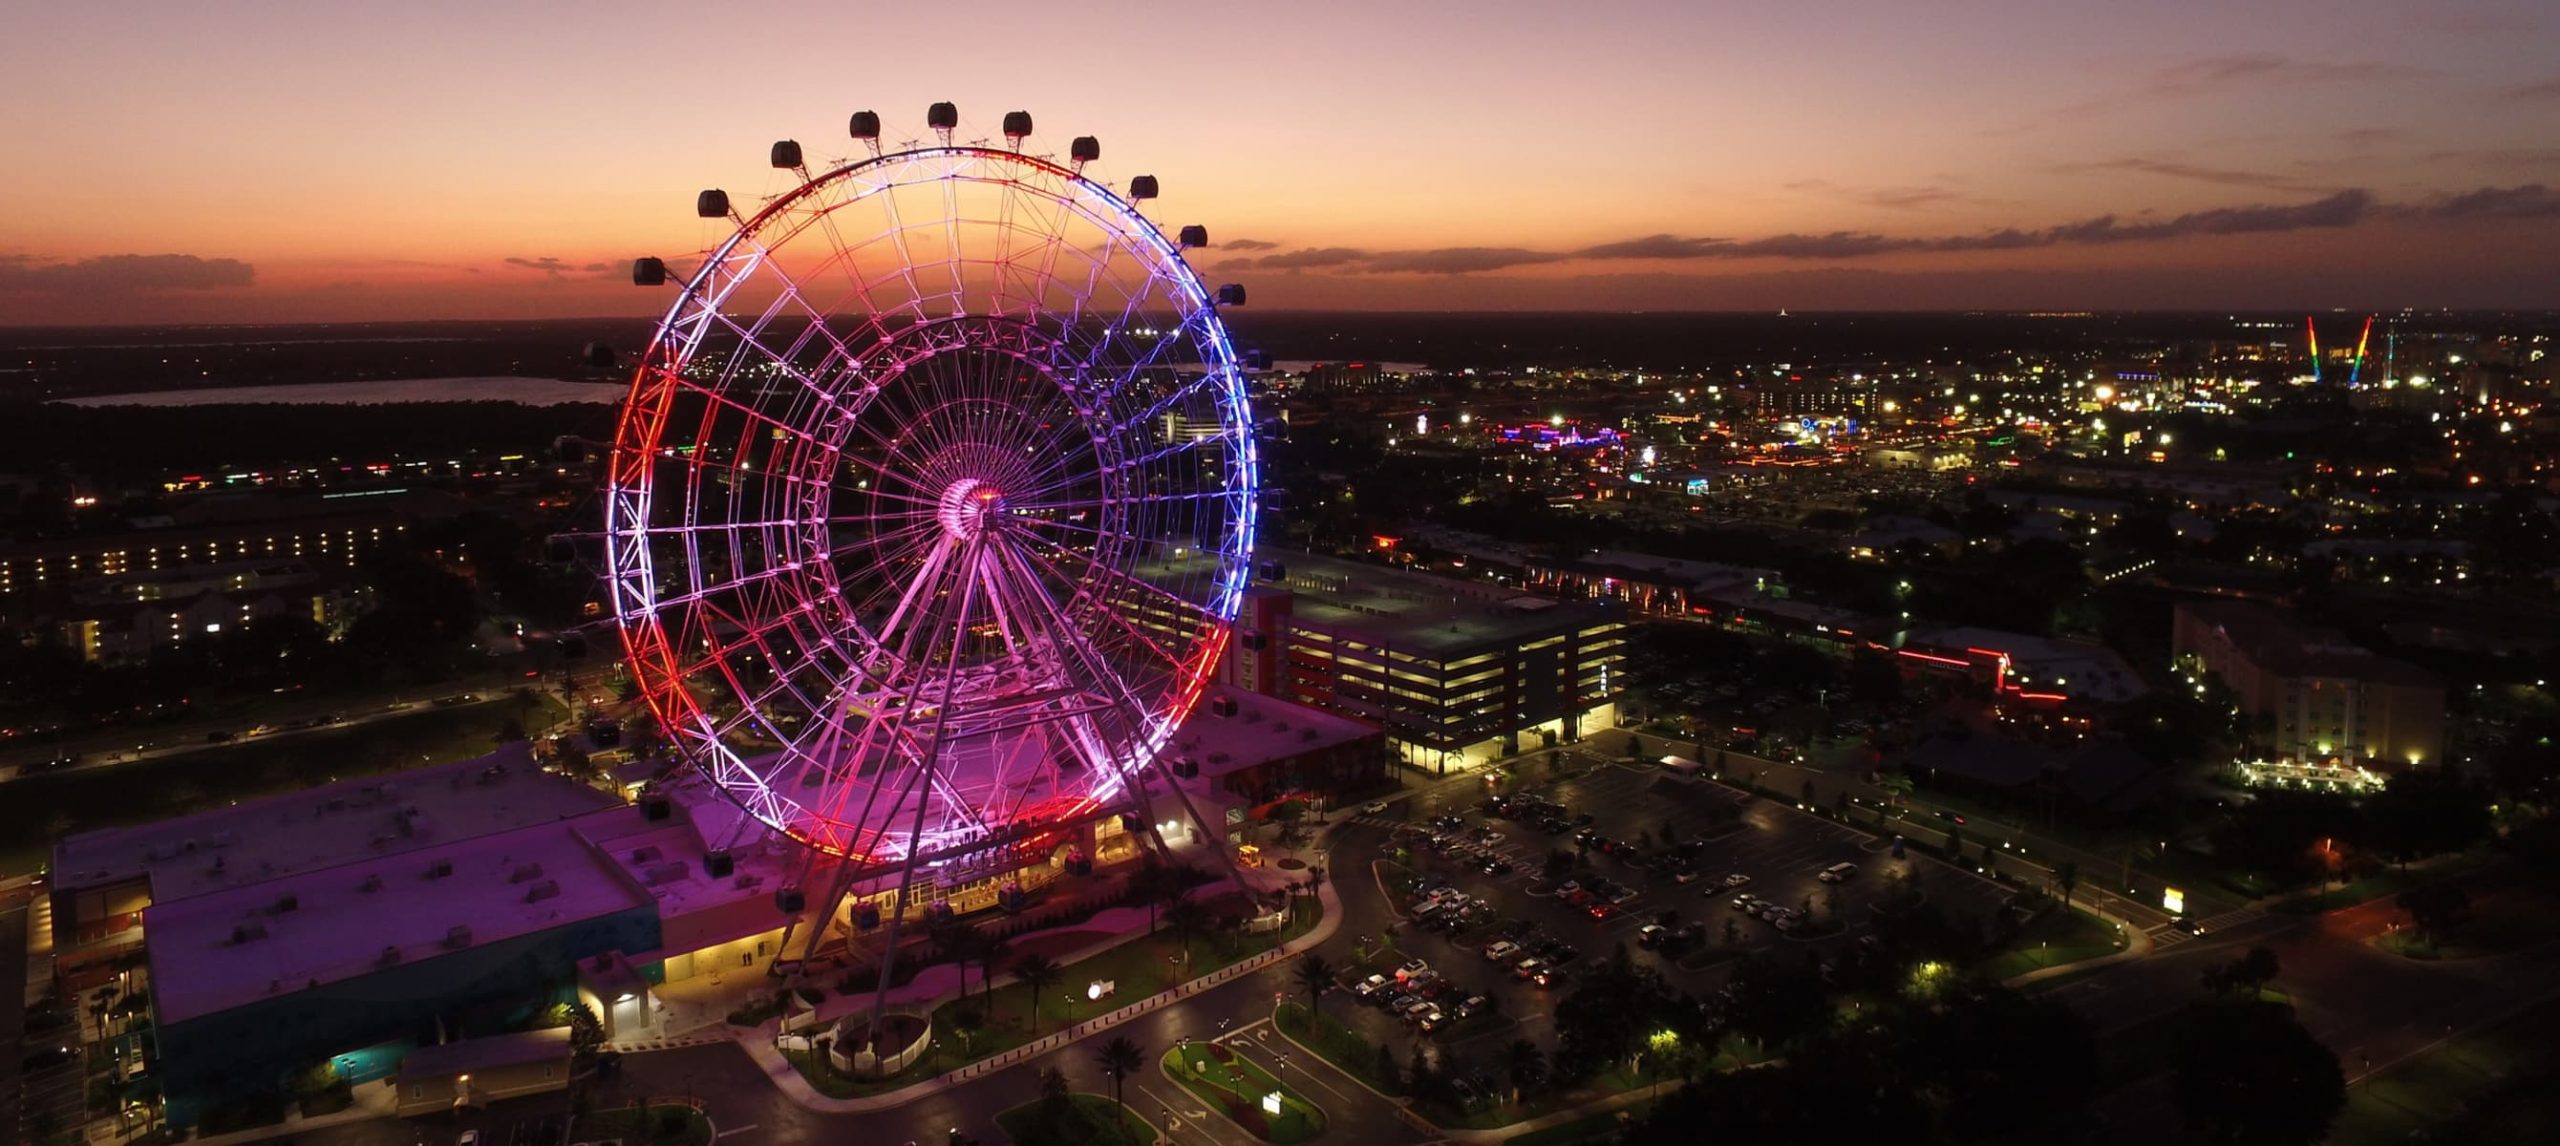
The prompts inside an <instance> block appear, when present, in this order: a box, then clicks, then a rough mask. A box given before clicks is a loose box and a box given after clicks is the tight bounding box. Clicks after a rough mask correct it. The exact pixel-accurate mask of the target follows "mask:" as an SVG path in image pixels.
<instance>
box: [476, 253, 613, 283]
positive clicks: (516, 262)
mask: <svg viewBox="0 0 2560 1146" xmlns="http://www.w3.org/2000/svg"><path fill="white" fill-rule="evenodd" d="M502 261H503V262H505V264H506V265H507V266H508V267H510V268H513V269H515V270H520V271H540V272H542V273H543V274H546V275H549V276H551V277H552V278H555V279H557V278H567V277H568V276H570V275H592V276H597V277H605V276H610V275H612V274H613V273H614V272H615V270H616V268H615V267H614V265H613V264H611V263H587V264H584V265H579V264H574V263H564V262H561V261H560V260H558V259H555V258H553V257H551V256H549V255H544V256H542V257H541V258H538V259H528V258H525V257H523V256H521V255H509V256H507V257H506V258H505V259H504V260H502Z"/></svg>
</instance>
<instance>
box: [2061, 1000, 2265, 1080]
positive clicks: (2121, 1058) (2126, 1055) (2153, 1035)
mask: <svg viewBox="0 0 2560 1146" xmlns="http://www.w3.org/2000/svg"><path fill="white" fill-rule="evenodd" d="M2246 1005H2249V1004H2248V1003H2246V1002H2243V1001H2241V1000H2238V999H2228V1000H2218V1001H2217V1000H2202V999H2200V1000H2197V1001H2196V1002H2193V1003H2189V1004H2187V1005H2186V1006H2184V1007H2181V1008H2179V1009H2177V1010H2174V1011H2168V1012H2165V1013H2162V1014H2157V1015H2153V1016H2151V1017H2150V1018H2147V1019H2144V1020H2142V1021H2141V1022H2138V1023H2135V1024H2133V1025H2131V1026H2128V1027H2125V1028H2123V1029H2121V1030H2118V1031H2116V1032H2115V1033H2113V1034H2105V1035H2100V1036H2099V1037H2098V1078H2099V1082H2100V1085H2102V1086H2106V1087H2110V1088H2113V1087H2119V1086H2124V1085H2127V1084H2130V1083H2135V1082H2140V1081H2142V1080H2143V1079H2146V1078H2149V1077H2151V1076H2152V1075H2155V1074H2158V1073H2160V1072H2162V1071H2165V1070H2169V1069H2171V1068H2172V1067H2174V1066H2176V1065H2177V1061H2178V1036H2179V1035H2180V1034H2181V1033H2183V1032H2184V1031H2185V1030H2186V1029H2187V1025H2188V1024H2189V1023H2192V1022H2194V1021H2195V1016H2196V1014H2197V1012H2199V1011H2201V1010H2203V1009H2204V1008H2206V1007H2232V1006H2246ZM2256 1005H2258V1006H2268V1007H2282V1008H2284V1009H2286V1010H2291V1009H2293V1004H2292V1001H2291V1000H2290V999H2288V998H2287V997H2286V996H2285V995H2284V994H2283V993H2282V992H2279V991H2273V990H2269V991H2262V992H2260V993H2259V996H2258V999H2257V1001H2256Z"/></svg>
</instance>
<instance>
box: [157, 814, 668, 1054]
mask: <svg viewBox="0 0 2560 1146" xmlns="http://www.w3.org/2000/svg"><path fill="white" fill-rule="evenodd" d="M493 802H494V801H493ZM598 815H599V816H602V817H615V818H620V817H629V818H631V819H634V820H636V819H638V818H639V816H640V812H639V810H638V809H636V808H616V809H613V810H611V811H608V812H603V813H598ZM439 871H441V872H444V873H445V874H436V873H437V872H439ZM648 902H649V900H648V897H647V896H646V895H644V894H642V893H641V891H640V889H639V888H638V887H637V886H634V885H633V884H631V883H630V882H629V881H627V880H626V879H625V878H624V877H623V875H622V874H621V872H620V871H619V870H617V868H616V867H615V865H614V864H612V863H611V862H609V861H608V860H606V859H604V858H603V857H602V856H601V855H600V854H599V853H598V852H597V850H596V848H595V847H594V846H593V845H591V844H590V843H588V842H587V840H586V839H585V838H584V837H583V836H581V834H580V832H579V825H578V824H577V823H575V822H571V821H559V822H553V823H542V824H535V825H532V826H529V827H520V828H516V829H514V830H512V831H503V832H498V833H495V834H487V835H480V836H477V837H474V838H470V839H464V840H458V841H454V842H449V843H444V844H440V845H433V846H428V847H421V848H413V849H408V850H405V851H402V852H399V853H397V854H389V855H368V856H365V857H363V858H362V859H359V860H357V861H356V862H352V863H343V864H338V865H335V866H331V867H325V868H317V869H304V870H300V871H297V872H295V873H293V874H290V875H283V876H278V877H271V878H268V879H265V880H262V881H259V882H256V883H252V884H249V885H246V886H234V887H227V888H224V889H222V890H219V891H214V892H211V893H208V894H201V895H196V896H193V897H190V898H184V899H178V900H174V901H163V902H158V903H154V904H153V905H152V906H151V907H149V908H147V909H145V910H144V912H143V917H142V919H143V928H144V930H145V932H146V933H147V934H148V935H149V936H150V944H149V949H150V952H151V984H152V999H153V1003H154V1005H155V1007H156V1008H157V1009H158V1011H159V1014H160V1018H161V1021H163V1022H169V1023H176V1022H184V1021H186V1020H188V1019H191V1018H196V1017H200V1016H203V1015H209V1014H213V1013H216V1012H219V1011H226V1010H229V1009H231V1008H234V1007H238V1006H242V1005H245V1004H248V1003H253V1002H256V1001H258V1000H260V999H264V998H268V997H271V996H275V995H282V994H287V993H290V992H293V991H296V990H301V989H304V988H307V987H310V986H314V985H319V984H327V983H336V982H341V981H344V980H348V979H354V978H358V977H360V976H363V975H368V974H371V973H373V972H375V971H378V970H383V969H385V968H388V967H393V966H397V965H399V964H401V963H409V962H416V961H419V960H424V959H431V958H434V957H436V956H438V955H442V954H447V953H449V952H452V951H456V950H463V949H467V948H471V947H478V946H486V945H488V944H492V943H498V942H503V941H505V940H509V939H514V938H517V937H519V936H524V935H530V934H533V933H535V932H539V931H545V930H549V929H551V928H555V927H561V926H566V925H568V924H571V923H575V922H578V921H581V920H588V919H594V918H597V917H599V916H604V915H610V914H612V913H615V912H618V911H623V910H627V909H629V908H633V907H638V906H641V905H643V904H646V903H648ZM288 903H290V905H291V906H290V907H287V906H286V905H287V904H288Z"/></svg>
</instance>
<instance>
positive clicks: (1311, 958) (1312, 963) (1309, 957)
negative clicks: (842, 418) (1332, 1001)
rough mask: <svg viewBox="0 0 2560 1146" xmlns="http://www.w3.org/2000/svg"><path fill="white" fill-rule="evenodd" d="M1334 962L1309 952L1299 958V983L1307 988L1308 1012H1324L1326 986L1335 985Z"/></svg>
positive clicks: (1316, 1013) (1313, 1013) (1312, 1013)
mask: <svg viewBox="0 0 2560 1146" xmlns="http://www.w3.org/2000/svg"><path fill="white" fill-rule="evenodd" d="M1333 978H1334V969H1333V964H1332V963H1331V962H1329V961H1327V960H1326V959H1325V957H1324V956H1322V955H1318V954H1316V953H1314V952H1312V951H1311V952H1308V953H1307V954H1306V956H1305V957H1303V958H1301V959H1299V960H1298V985H1299V986H1301V987H1304V988H1306V989H1307V1013H1308V1014H1309V1015H1320V1014H1323V1013H1324V992H1325V988H1328V987H1331V986H1333Z"/></svg>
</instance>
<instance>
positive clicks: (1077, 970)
mask: <svg viewBox="0 0 2560 1146" xmlns="http://www.w3.org/2000/svg"><path fill="white" fill-rule="evenodd" d="M1293 898H1294V900H1295V903H1294V908H1293V910H1292V912H1291V921H1290V922H1289V923H1288V924H1287V925H1286V926H1284V927H1282V928H1281V929H1280V930H1278V931H1276V932H1265V933H1262V934H1259V935H1253V934H1245V933H1242V932H1239V931H1236V930H1234V929H1232V928H1225V927H1219V926H1216V925H1215V924H1214V922H1213V921H1215V920H1217V919H1219V918H1220V917H1221V915H1222V914H1235V913H1241V912H1242V911H1244V910H1245V906H1244V902H1243V900H1242V898H1241V897H1239V896H1227V897H1224V898H1222V899H1218V900H1206V901H1200V902H1199V903H1198V904H1197V906H1198V908H1199V910H1198V911H1197V912H1194V911H1192V910H1189V909H1170V910H1167V911H1166V912H1164V913H1163V914H1164V918H1163V919H1161V920H1160V921H1159V924H1160V926H1159V928H1158V930H1157V931H1156V932H1155V933H1153V934H1148V935H1140V936H1138V937H1136V938H1133V939H1131V940H1129V941H1128V942H1126V943H1122V944H1120V945H1118V946H1115V947H1112V948H1110V949H1108V950H1105V951H1103V952H1101V953H1099V954H1096V955H1094V956H1092V957H1090V958H1087V959H1082V960H1079V961H1077V962H1074V963H1070V964H1065V965H1060V964H1057V963H1055V962H1053V961H1050V960H1048V959H1047V958H1046V957H1045V956H1040V957H1037V958H1034V957H1031V956H1025V957H1022V958H1020V959H1016V960H1013V961H1009V962H1001V961H1000V962H998V963H997V965H996V968H995V971H996V975H997V977H999V978H1002V977H1004V976H1006V975H1012V976H1015V977H1016V981H1014V982H1011V983H1007V984H1005V985H1004V986H1001V987H997V988H996V989H995V990H994V991H993V992H988V991H986V990H985V989H984V988H983V987H982V986H980V983H981V979H980V978H979V975H978V974H972V975H971V976H969V978H968V982H969V984H970V986H969V989H968V990H967V992H966V993H965V994H963V995H962V996H960V997H957V998H953V999H949V1000H947V1001H945V1002H943V1003H942V1004H941V1005H939V1006H938V1007H936V1008H935V1009H934V1012H933V1032H934V1033H933V1045H932V1047H931V1048H929V1049H928V1050H926V1051H925V1053H924V1054H923V1055H921V1056H919V1057H918V1058H917V1059H916V1062H915V1065H913V1066H910V1067H908V1068H907V1069H906V1070H904V1071H901V1072H899V1073H898V1074H896V1075H893V1076H891V1077H889V1078H885V1079H857V1078H852V1077H849V1076H847V1075H844V1074H842V1073H840V1072H838V1071H837V1070H836V1069H835V1068H834V1066H833V1064H832V1063H830V1062H828V1061H827V1056H826V1054H825V1053H824V1052H823V1051H785V1052H783V1057H784V1058H785V1059H788V1060H789V1061H790V1062H791V1064H792V1066H793V1067H795V1068H797V1069H798V1070H799V1071H800V1073H801V1075H802V1076H803V1077H805V1078H807V1079H808V1080H809V1083H810V1085H812V1086H814V1087H816V1088H817V1089H818V1091H819V1093H822V1094H825V1095H828V1096H830V1097H836V1098H852V1097H858V1096H861V1095H868V1094H879V1093H882V1092H885V1091H890V1090H896V1089H898V1088H899V1087H902V1086H907V1085H910V1084H912V1083H914V1082H915V1081H916V1080H918V1079H922V1078H929V1077H931V1076H933V1075H937V1074H942V1073H945V1072H948V1071H952V1070H957V1069H959V1068H961V1067H963V1066H967V1065H969V1064H970V1063H973V1062H976V1061H978V1060H980V1059H984V1058H989V1057H992V1056H994V1055H998V1054H1002V1053H1004V1052H1005V1051H1008V1050H1011V1049H1013V1048H1015V1047H1018V1046H1022V1045H1024V1044H1026V1043H1029V1042H1032V1041H1033V1040H1035V1039H1038V1038H1040V1037H1041V1036H1043V1035H1048V1034H1053V1033H1056V1032H1057V1031H1060V1030H1063V1029H1065V1028H1067V1027H1069V1026H1072V1025H1073V1024H1075V1023H1078V1022H1081V1021H1083V1020H1086V1019H1090V1018H1093V1017H1094V1016H1096V1015H1101V1014H1107V1013H1109V1012H1111V1011H1114V1010H1117V1009H1119V1008H1121V1007H1124V1006H1127V1005H1129V1004H1130V1003H1134V1002H1137V1001H1138V1000H1140V999H1144V998H1146V997H1148V996H1150V995H1154V994H1157V993H1159V992H1162V991H1165V990H1167V989H1170V988H1172V987H1173V986H1175V985H1177V984H1180V983H1183V982H1187V981H1189V980H1191V979H1195V978H1198V977H1200V976H1203V975H1207V974H1209V973H1211V972H1213V971H1216V970H1218V969H1220V968H1222V967H1226V966H1228V965H1229V964H1232V963H1236V962H1239V961H1242V960H1244V959H1247V958H1250V957H1252V956H1253V955H1255V954H1256V953H1259V952H1262V951H1268V950H1270V949H1271V948H1273V947H1275V946H1278V945H1280V944H1284V943H1287V942H1288V941H1290V940H1292V939H1295V938H1297V937H1298V936H1301V935H1304V934H1306V933H1307V931H1308V930H1309V929H1310V928H1312V927H1314V926H1315V924H1316V922H1317V920H1318V918H1319V917H1320V916H1321V915H1322V914H1323V908H1322V907H1320V906H1319V905H1318V902H1317V900H1316V898H1315V897H1314V896H1306V895H1302V896H1296V897H1293ZM1035 1003H1036V1004H1037V1005H1036V1007H1035V1005H1034V1004H1035Z"/></svg>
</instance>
